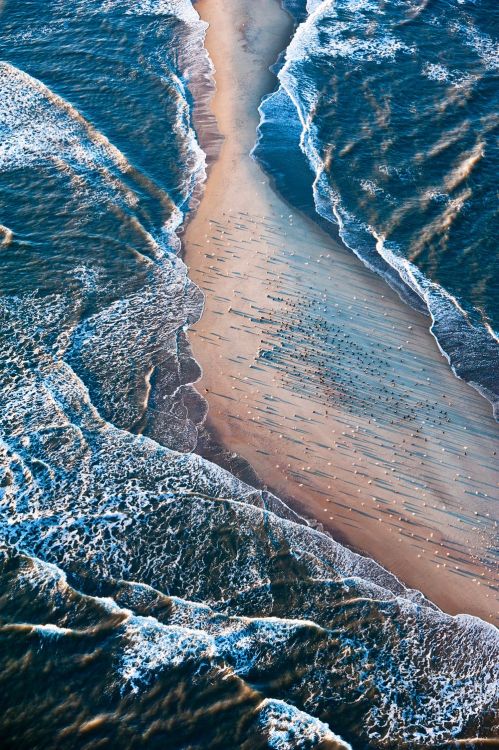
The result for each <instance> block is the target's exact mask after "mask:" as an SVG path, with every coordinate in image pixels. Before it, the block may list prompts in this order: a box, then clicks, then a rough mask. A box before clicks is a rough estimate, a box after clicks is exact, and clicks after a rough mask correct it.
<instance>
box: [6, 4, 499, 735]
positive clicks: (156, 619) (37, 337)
mask: <svg viewBox="0 0 499 750" xmlns="http://www.w3.org/2000/svg"><path fill="white" fill-rule="evenodd" d="M1 22H2V25H1V33H0V46H1V55H0V59H1V63H0V93H1V95H0V221H1V225H2V228H1V240H0V242H1V246H0V251H1V252H0V264H1V274H0V284H1V297H0V320H1V327H0V363H1V369H2V374H3V378H2V383H1V399H2V409H1V410H0V453H1V455H2V460H1V478H0V602H1V605H0V639H1V648H0V747H2V748H6V749H10V748H12V749H14V748H15V749H16V750H19V749H21V750H22V749H23V748H26V750H28V749H29V750H36V749H37V748H54V747H57V748H82V749H83V748H85V749H88V748H98V747H99V748H100V747H109V748H115V747H116V748H135V747H147V748H160V747H161V748H165V747H168V748H172V749H174V748H179V750H180V748H182V749H185V748H200V749H201V748H203V750H206V749H207V748H231V749H232V748H244V749H248V750H253V748H274V749H276V750H284V749H287V748H303V749H309V748H310V749H311V748H321V750H329V749H333V748H348V747H352V748H354V749H355V750H361V749H363V748H365V749H366V750H370V749H371V748H393V749H394V750H395V748H397V749H403V748H419V747H446V748H447V747H453V746H455V742H459V743H460V745H459V746H460V747H463V746H465V747H474V746H477V747H478V746H479V738H486V737H489V738H490V737H492V736H494V732H496V731H497V725H498V720H499V716H498V714H499V707H498V701H497V685H498V680H499V671H498V664H499V638H498V635H497V630H496V629H495V628H494V627H493V626H491V625H488V624H486V623H484V622H482V621H480V620H478V619H476V618H473V617H468V616H459V617H454V618H453V617H449V616H447V615H444V614H443V613H442V612H440V611H439V610H438V609H437V608H436V607H435V606H434V605H432V604H431V603H430V602H428V601H427V600H425V599H424V597H423V596H422V595H421V594H420V593H419V592H417V591H412V590H408V589H406V588H405V587H404V586H403V585H402V584H401V583H400V582H399V581H398V580H397V579H396V578H395V577H394V576H393V575H391V574H390V573H389V572H388V571H386V570H384V569H383V568H381V567H380V566H379V565H377V564H376V563H375V562H373V561H371V560H369V559H367V558H364V557H361V556H359V555H356V554H354V553H352V552H350V551H348V550H346V549H345V548H344V547H342V546H341V545H340V544H338V543H336V542H335V541H334V540H333V539H332V538H330V537H329V536H325V535H323V534H321V533H320V532H318V531H316V530H315V529H313V528H311V527H310V526H308V525H306V524H305V523H304V522H303V521H302V519H300V518H299V517H298V516H296V515H295V514H294V513H293V512H292V511H290V510H289V509H288V508H287V507H286V506H285V505H284V504H283V503H281V502H280V501H279V500H278V499H277V498H275V497H273V496H272V495H270V494H269V493H267V492H263V491H256V490H254V489H253V488H251V487H249V486H248V485H246V484H244V483H242V482H241V481H239V480H238V479H236V478H235V477H234V476H232V475H231V474H229V473H227V472H225V471H223V470H221V469H220V468H218V467H217V466H215V465H214V464H211V463H209V462H207V461H205V460H204V459H202V458H200V457H199V456H197V455H195V454H194V453H191V452H189V451H190V450H191V449H192V448H193V447H194V446H195V445H196V439H197V432H198V428H199V425H200V424H201V423H202V420H203V418H204V415H205V404H204V401H203V400H202V399H201V397H200V396H199V395H198V394H197V392H196V391H195V388H194V387H193V385H192V384H193V382H195V380H196V378H197V376H198V373H199V369H198V366H197V364H196V362H195V361H194V360H193V358H192V356H191V353H190V350H189V345H188V341H187V336H186V332H187V329H188V326H189V324H190V323H192V322H193V321H195V320H196V319H197V317H198V316H199V314H200V312H201V309H202V303H203V300H202V296H201V294H200V292H199V290H198V289H197V288H196V287H195V286H194V285H193V284H192V283H191V282H190V281H189V278H188V276H187V270H186V268H185V266H184V264H183V263H182V261H181V259H180V257H179V255H178V251H179V237H178V230H180V228H181V225H182V222H183V221H184V220H185V217H186V216H187V214H188V212H189V210H192V209H193V208H195V205H196V200H197V199H198V196H199V191H200V189H201V186H202V182H203V180H204V178H205V173H206V170H205V165H206V157H205V155H204V153H203V150H202V149H201V147H200V145H199V143H198V139H197V136H196V123H198V122H200V121H203V122H205V123H206V121H207V120H206V118H207V115H206V112H203V111H201V110H198V111H197V110H196V107H195V94H196V92H197V91H199V90H200V89H203V88H204V87H205V86H206V85H207V82H208V81H209V77H210V74H211V64H210V61H209V59H208V57H207V55H206V53H205V51H204V47H203V40H204V33H205V27H204V25H203V24H202V23H201V22H200V21H199V19H198V16H197V14H196V13H195V11H194V10H193V8H192V6H191V4H190V3H189V2H187V0H185V2H184V1H183V0H178V1H176V2H169V1H167V0H142V2H140V1H139V2H132V1H131V0H128V1H127V0H109V1H108V2H97V1H95V2H92V1H91V0H87V1H84V0H81V2H79V1H75V2H71V3H68V2H66V3H62V2H59V1H58V0H53V1H50V0H49V1H48V2H47V0H43V2H42V1H41V0H39V1H36V2H35V1H34V0H33V1H31V2H29V1H27V2H23V3H19V2H16V0H6V2H4V3H3V5H2V6H1ZM302 156H304V155H303V154H302ZM477 738H478V739H477ZM467 740H468V741H467Z"/></svg>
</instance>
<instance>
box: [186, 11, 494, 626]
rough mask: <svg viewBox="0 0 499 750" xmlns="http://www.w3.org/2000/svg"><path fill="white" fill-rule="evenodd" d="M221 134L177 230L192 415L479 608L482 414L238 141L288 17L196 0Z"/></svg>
mask: <svg viewBox="0 0 499 750" xmlns="http://www.w3.org/2000/svg"><path fill="white" fill-rule="evenodd" d="M196 7H197V10H198V11H199V13H200V15H201V17H202V18H203V19H205V20H206V21H208V22H209V24H210V28H209V31H208V34H207V47H208V50H209V53H210V55H211V57H212V60H213V63H214V65H215V69H216V73H215V81H216V87H217V92H216V94H215V96H214V98H213V101H212V109H213V112H214V115H215V117H216V119H217V122H218V127H219V129H220V131H221V133H222V135H223V136H224V138H225V141H224V144H223V146H222V149H221V152H220V155H219V158H218V160H217V161H216V162H215V163H214V165H213V166H212V169H211V171H210V174H209V177H208V180H207V184H206V190H205V193H204V196H203V198H202V200H201V203H200V206H199V208H198V210H197V212H196V214H195V216H194V218H193V219H192V220H191V222H190V223H189V225H188V227H187V230H186V233H185V235H184V239H183V245H184V254H185V259H186V263H187V265H188V266H189V268H190V276H191V278H192V279H193V280H194V281H195V282H196V283H197V284H198V285H199V286H200V287H201V288H202V289H203V291H204V293H205V295H206V302H205V310H204V314H203V316H202V318H201V320H200V321H199V323H197V324H196V325H195V327H194V329H193V330H191V331H190V333H189V338H190V342H191V345H192V348H193V353H194V356H195V358H196V360H197V361H198V362H199V363H200V365H201V367H202V369H203V377H202V379H201V380H200V381H199V383H198V384H197V388H198V390H199V391H200V392H201V393H202V395H203V396H205V397H206V399H207V400H208V403H209V416H208V426H209V428H210V429H211V430H213V432H214V434H215V435H216V437H217V439H218V440H219V441H220V442H221V443H222V444H223V445H224V447H225V448H226V449H227V450H229V451H233V452H237V453H238V454H240V455H242V456H243V457H244V458H245V459H247V460H248V461H249V462H250V463H251V465H252V467H253V468H254V469H255V471H256V472H257V474H258V476H259V477H260V478H261V481H262V482H263V483H264V484H266V485H267V486H268V487H269V489H272V490H273V491H274V492H275V493H276V494H278V495H279V496H280V497H281V498H282V499H284V500H286V501H287V502H288V504H290V505H291V506H292V507H293V508H295V509H298V510H299V512H301V513H302V514H303V515H305V516H306V517H307V518H314V519H317V520H318V521H319V522H320V523H321V524H323V526H324V529H325V530H327V531H329V532H330V533H331V534H332V535H333V536H334V537H335V538H337V539H339V540H341V541H343V542H344V543H346V544H347V545H349V546H351V547H352V548H354V549H356V550H358V551H359V550H360V551H362V552H364V553H365V554H367V555H369V556H371V557H373V558H374V559H375V560H377V561H378V562H380V563H381V564H383V565H384V566H386V567H387V568H388V569H390V570H391V571H392V572H394V573H395V574H396V575H397V576H398V577H399V578H400V579H401V580H402V581H403V582H404V583H406V584H407V585H409V586H411V587H413V588H418V589H420V590H421V591H422V592H423V593H424V594H425V595H426V596H427V597H429V598H430V599H431V600H433V601H434V602H435V603H436V604H437V605H438V606H440V607H441V608H442V609H444V610H445V611H447V612H450V613H452V614H455V613H458V612H465V613H469V614H474V615H478V616H480V617H482V618H484V619H487V620H489V621H492V622H493V621H494V618H495V617H496V613H497V583H498V582H497V573H496V568H495V567H494V565H495V564H494V547H495V546H496V540H497V521H496V520H495V519H494V516H495V514H497V510H496V508H497V480H498V474H497V456H496V452H498V453H499V449H498V445H497V444H498V441H497V435H498V429H497V424H496V423H495V422H494V420H493V417H492V414H491V408H490V405H489V404H488V403H487V402H486V401H485V400H484V399H482V398H481V397H480V396H479V395H478V393H476V392H475V391H474V390H473V389H472V388H471V387H470V386H468V385H467V384H465V383H464V382H462V381H460V380H458V379H457V378H456V377H455V376H454V375H453V374H452V372H451V370H450V368H449V366H448V364H447V362H446V360H445V359H444V357H443V356H442V355H441V353H440V352H439V350H438V347H437V345H436V342H435V340H434V339H433V337H432V336H431V334H430V333H429V330H428V329H429V319H428V318H426V317H424V316H422V315H420V314H419V313H416V312H415V311H414V310H412V309H411V308H410V307H408V306H407V305H406V304H405V303H403V302H402V301H401V300H400V299H399V297H398V296H397V294H396V293H394V292H393V291H392V290H391V289H390V288H389V287H388V286H387V285H386V284H385V282H384V281H383V280H382V279H381V278H378V277H377V276H375V275H374V274H373V273H372V272H371V271H369V270H367V269H366V268H365V267H364V266H363V265H362V264H361V263H360V261H358V260H357V258H355V256H354V255H353V253H351V252H350V251H348V250H347V249H345V248H344V247H342V246H341V245H340V244H339V243H338V242H336V241H335V240H334V239H333V238H332V237H331V236H329V235H327V234H326V233H324V232H323V231H322V230H321V229H320V228H318V227H317V226H315V225H314V224H313V223H312V222H311V221H309V220H308V219H306V218H304V217H302V216H301V215H300V214H298V213H297V212H295V211H294V210H293V209H291V208H290V207H289V206H288V205H287V204H286V203H285V202H284V201H283V200H282V199H281V198H280V197H279V196H277V195H276V194H275V192H274V191H273V190H272V188H271V186H270V184H269V180H268V179H267V178H266V177H265V175H264V174H263V173H262V171H261V170H260V168H259V167H258V165H257V164H256V163H255V162H254V161H253V160H252V159H251V158H250V156H249V153H250V151H251V149H252V147H253V145H254V142H255V138H256V128H257V125H258V120H259V118H258V112H257V108H258V104H259V102H260V99H261V97H262V96H263V95H264V94H265V93H268V92H269V91H271V90H272V88H273V87H275V84H276V82H275V79H274V78H273V76H272V75H271V74H270V73H269V72H268V66H269V65H271V64H272V63H273V62H274V61H275V59H276V57H277V54H278V53H279V51H280V50H281V49H283V48H284V47H285V46H286V44H287V39H288V38H289V34H290V32H291V23H290V20H289V18H288V17H287V15H286V14H285V13H284V12H283V11H282V10H281V8H280V7H279V5H278V3H277V2H276V3H271V2H269V0H231V2H230V3H226V2H223V0H201V1H200V2H198V3H197V4H196Z"/></svg>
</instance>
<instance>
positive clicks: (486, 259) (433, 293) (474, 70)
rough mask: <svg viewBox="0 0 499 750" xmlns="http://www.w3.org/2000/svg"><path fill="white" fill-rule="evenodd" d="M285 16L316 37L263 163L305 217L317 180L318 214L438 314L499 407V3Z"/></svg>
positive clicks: (459, 358)
mask: <svg viewBox="0 0 499 750" xmlns="http://www.w3.org/2000/svg"><path fill="white" fill-rule="evenodd" d="M285 5H286V6H287V7H288V8H289V10H290V11H291V12H293V13H294V14H295V16H296V17H297V19H298V20H300V21H303V22H302V24H301V25H300V26H299V28H298V30H297V32H296V34H295V36H294V38H293V40H292V41H291V44H290V45H289V47H288V49H287V50H286V54H285V59H284V61H283V65H282V68H281V70H280V74H279V78H280V84H281V86H280V89H279V90H278V91H277V93H276V94H274V95H273V96H271V97H269V98H268V99H267V101H266V102H265V103H264V105H263V106H262V118H263V119H262V126H261V131H260V144H259V146H258V148H257V150H256V154H257V156H258V157H259V158H260V159H261V160H262V161H263V162H264V164H265V166H266V167H267V169H268V170H269V171H270V172H271V173H272V174H274V176H275V177H276V179H277V181H278V184H279V185H280V187H281V189H282V190H283V192H284V193H285V194H286V195H289V196H290V197H291V198H292V200H293V202H295V203H298V204H299V205H300V204H302V203H303V202H304V201H305V202H306V199H305V198H304V193H306V192H307V187H306V185H305V182H306V179H307V178H306V175H307V173H308V175H309V177H308V192H310V190H311V185H312V181H313V200H314V210H315V211H317V212H318V214H319V215H320V216H321V217H323V218H324V219H326V220H327V221H330V222H332V223H334V224H339V227H340V234H341V236H342V238H343V240H344V241H345V242H346V244H347V245H348V246H349V247H350V248H352V250H354V251H355V252H356V253H357V254H358V255H359V256H360V257H361V258H362V259H363V260H364V261H365V262H366V263H367V264H368V265H369V266H370V267H371V268H373V269H374V270H377V271H378V272H379V273H381V274H382V275H384V276H385V277H386V278H387V279H389V280H390V282H391V283H392V285H393V286H395V287H396V288H397V289H399V291H401V293H402V294H403V296H404V297H406V298H408V299H409V300H410V301H411V302H412V303H413V304H416V306H418V307H421V302H422V303H423V305H424V308H425V309H426V310H427V311H429V312H430V313H431V316H432V318H433V332H434V334H435V336H436V337H437V340H438V342H439V344H440V346H441V348H442V349H443V351H444V352H445V353H446V354H447V356H448V357H449V358H450V361H451V364H452V366H453V368H454V370H455V371H456V372H457V373H458V374H459V375H460V376H461V377H463V378H464V379H466V380H468V381H469V382H471V383H473V384H474V385H475V386H476V387H478V388H479V390H481V392H482V393H484V394H485V395H486V396H487V397H488V398H489V400H491V401H492V403H493V404H495V405H496V408H497V399H498V394H499V390H498V387H497V372H498V371H499V346H498V337H497V330H498V326H499V306H498V300H499V260H498V253H497V236H498V232H499V219H498V209H497V205H498V204H497V184H496V183H497V173H498V169H499V152H498V149H497V111H498V87H497V73H498V70H499V10H498V6H497V3H495V2H494V1H493V0H477V1H475V0H470V1H467V0H462V1H461V0H437V1H436V2H425V1H422V0H421V1H419V0H418V1H417V0H411V1H408V0H390V1H389V2H379V1H378V0H335V2H332V1H328V0H326V1H325V2H319V1H318V0H309V2H308V3H305V2H296V1H293V2H288V3H285ZM307 11H308V15H307ZM304 19H306V20H304ZM293 120H294V121H295V127H294V151H295V156H294V159H290V156H289V154H290V146H291V144H288V148H287V150H286V160H283V159H282V157H281V153H280V144H281V143H282V141H283V138H284V139H286V140H288V141H289V139H290V138H291V131H292V128H290V121H293ZM283 122H286V134H285V135H284V136H283V134H282V133H281V130H280V127H281V125H280V124H281V123H283ZM297 152H301V154H302V156H301V157H300V156H299V154H298V153H297ZM303 157H304V158H305V162H306V165H304V164H302V163H301V162H300V158H303ZM297 183H299V184H297Z"/></svg>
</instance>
